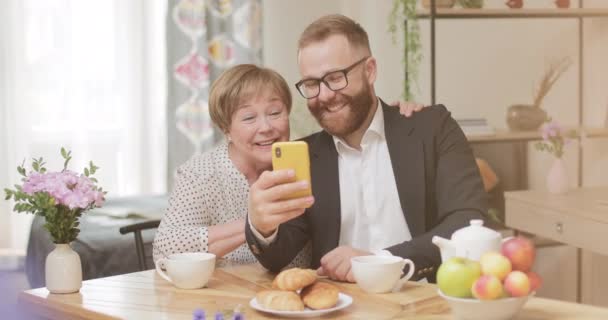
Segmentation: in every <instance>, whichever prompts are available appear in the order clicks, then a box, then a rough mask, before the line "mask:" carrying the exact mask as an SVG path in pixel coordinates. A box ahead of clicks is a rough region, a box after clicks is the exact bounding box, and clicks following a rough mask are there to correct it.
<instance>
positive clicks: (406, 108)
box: [389, 101, 428, 118]
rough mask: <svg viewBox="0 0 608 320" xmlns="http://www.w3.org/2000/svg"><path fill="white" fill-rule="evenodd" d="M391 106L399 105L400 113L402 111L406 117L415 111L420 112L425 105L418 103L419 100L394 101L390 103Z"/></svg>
mask: <svg viewBox="0 0 608 320" xmlns="http://www.w3.org/2000/svg"><path fill="white" fill-rule="evenodd" d="M389 105H390V106H393V107H399V113H401V114H402V115H404V116H405V117H406V118H409V117H411V116H412V115H413V114H414V112H418V111H420V110H422V109H423V108H425V107H428V106H425V105H423V104H420V103H417V102H409V101H394V102H392V103H390V104H389Z"/></svg>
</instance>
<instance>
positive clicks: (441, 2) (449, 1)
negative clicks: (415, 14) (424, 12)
mask: <svg viewBox="0 0 608 320" xmlns="http://www.w3.org/2000/svg"><path fill="white" fill-rule="evenodd" d="M455 4H456V0H435V7H437V8H451V7H453V6H454V5H455ZM422 6H423V7H425V8H426V9H430V8H431V0H422Z"/></svg>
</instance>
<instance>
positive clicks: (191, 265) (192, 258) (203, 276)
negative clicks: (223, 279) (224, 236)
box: [156, 252, 215, 289]
mask: <svg viewBox="0 0 608 320" xmlns="http://www.w3.org/2000/svg"><path fill="white" fill-rule="evenodd" d="M161 266H164V267H165V269H166V270H167V272H165V271H163V270H162V268H161ZM214 269H215V255H214V254H213V253H205V252H185V253H176V254H172V255H170V256H169V257H167V258H162V259H159V260H157V261H156V272H158V274H159V275H160V276H161V277H162V278H163V279H165V280H167V281H169V282H171V283H173V284H174V285H175V286H176V287H178V288H182V289H198V288H202V287H204V286H205V285H206V284H207V282H208V281H209V278H211V275H212V274H213V270H214Z"/></svg>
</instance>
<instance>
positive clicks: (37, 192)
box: [4, 148, 106, 293]
mask: <svg viewBox="0 0 608 320" xmlns="http://www.w3.org/2000/svg"><path fill="white" fill-rule="evenodd" d="M61 156H62V157H63V159H64V164H63V170H61V171H58V172H49V171H47V169H46V168H45V162H44V160H43V159H42V158H39V159H34V160H33V161H32V170H31V171H29V172H27V171H26V169H25V167H24V166H23V164H21V165H20V166H18V167H17V171H18V172H19V174H20V175H21V176H23V178H22V179H21V181H22V182H23V183H22V184H21V185H15V188H14V189H8V188H6V189H4V192H5V194H6V200H10V199H13V200H14V201H15V206H14V209H13V210H14V211H16V212H28V213H32V214H35V215H39V216H42V217H44V219H45V224H44V228H45V229H46V230H47V231H48V232H49V233H50V235H51V238H52V239H53V242H54V243H55V249H54V250H53V251H52V252H51V253H49V255H48V256H47V258H46V264H45V276H46V287H47V289H48V290H49V291H50V292H52V293H72V292H77V291H79V290H80V287H81V286H82V265H81V263H80V257H79V256H78V254H77V253H76V252H75V251H73V250H72V248H71V247H70V243H71V242H72V241H74V240H75V239H76V237H78V233H79V232H80V229H78V225H79V222H78V219H79V218H80V217H81V216H82V214H83V213H84V212H85V211H87V210H90V209H93V208H97V207H101V206H102V205H103V202H104V201H105V194H106V193H105V192H104V191H103V190H102V189H101V188H100V187H98V186H97V185H96V184H97V179H95V178H94V177H93V175H94V174H95V172H96V171H97V169H99V167H97V166H95V165H94V164H93V162H89V167H88V168H84V173H83V174H77V173H76V172H73V171H70V170H68V164H69V162H70V160H71V159H72V153H71V151H66V150H65V149H64V148H61Z"/></svg>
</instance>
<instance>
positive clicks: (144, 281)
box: [19, 264, 608, 320]
mask: <svg viewBox="0 0 608 320" xmlns="http://www.w3.org/2000/svg"><path fill="white" fill-rule="evenodd" d="M272 278H273V275H272V274H270V273H268V272H266V271H264V270H263V269H262V268H261V267H260V266H259V265H257V264H255V265H242V266H233V267H223V268H218V269H216V270H215V272H214V274H213V278H212V279H211V281H210V282H209V284H208V288H204V289H199V290H182V289H177V288H175V287H173V286H172V285H171V284H169V283H168V282H166V281H164V280H163V279H161V278H160V277H159V276H158V275H157V274H156V273H155V272H154V271H153V270H150V271H143V272H137V273H131V274H126V275H120V276H114V277H109V278H102V279H95V280H89V281H85V282H84V283H83V287H82V289H81V290H80V292H79V293H75V294H63V295H57V294H49V292H48V291H47V290H46V289H45V288H40V289H34V290H28V291H25V292H23V293H21V295H20V297H19V303H20V305H21V306H22V307H23V308H24V309H26V310H28V311H29V312H31V313H33V314H36V315H41V316H44V317H47V318H51V319H192V313H193V311H194V310H195V309H197V308H203V309H204V310H205V311H206V312H207V319H213V315H214V314H215V312H217V311H222V312H225V313H231V312H232V310H234V309H235V308H237V307H238V308H240V310H241V312H242V313H243V314H244V316H245V319H247V320H249V319H277V318H274V317H271V316H267V315H265V314H262V313H258V312H257V311H255V310H253V309H251V308H250V307H249V301H250V300H251V298H253V297H254V296H255V293H256V292H257V291H259V290H262V289H264V288H269V287H270V285H271V280H272ZM337 285H338V286H339V287H340V289H341V291H342V292H343V293H346V294H348V295H350V296H352V297H353V299H354V302H353V304H352V305H350V306H349V307H348V308H346V309H344V310H340V311H337V312H335V313H332V314H330V315H328V316H326V318H327V319H367V320H368V319H375V320H376V319H406V318H407V319H412V318H416V319H452V315H451V314H450V309H449V307H448V305H447V303H446V302H445V301H444V300H443V299H442V298H440V297H439V296H438V295H437V294H436V287H435V286H434V285H431V284H421V283H415V282H410V283H408V284H407V285H406V286H405V287H404V288H403V289H402V290H401V291H400V292H397V293H390V294H375V295H371V294H366V293H364V292H362V291H361V290H360V289H359V288H358V287H357V286H356V285H355V284H348V283H337ZM239 306H240V307H239ZM226 319H231V318H230V316H228V317H226ZM517 319H535V320H541V319H553V320H561V319H579V320H580V319H608V309H602V308H597V307H592V306H587V305H581V304H574V303H568V302H561V301H557V300H549V299H542V298H532V299H530V300H529V301H528V302H527V304H526V305H525V307H524V309H523V310H522V311H521V312H520V313H519V315H518V317H517Z"/></svg>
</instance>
